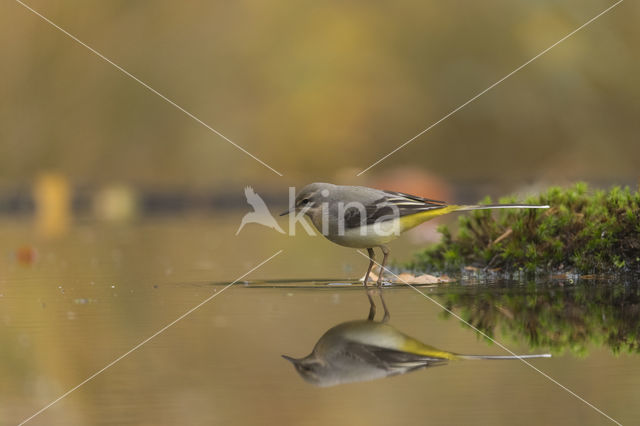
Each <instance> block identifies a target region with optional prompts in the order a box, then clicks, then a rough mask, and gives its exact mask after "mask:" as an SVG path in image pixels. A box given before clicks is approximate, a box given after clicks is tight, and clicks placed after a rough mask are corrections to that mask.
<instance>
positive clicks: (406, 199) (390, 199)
mask: <svg viewBox="0 0 640 426" xmlns="http://www.w3.org/2000/svg"><path fill="white" fill-rule="evenodd" d="M379 192H380V195H381V196H380V198H378V199H377V200H374V201H373V202H368V203H366V204H365V205H364V207H365V214H366V221H365V224H366V225H371V224H373V223H376V222H378V221H385V220H391V219H394V218H398V217H403V216H407V215H411V214H416V213H420V212H424V211H427V210H436V209H442V208H444V207H447V203H445V202H444V201H437V200H432V199H429V198H422V197H418V196H416V195H410V194H405V193H402V192H394V191H379ZM360 216H361V211H360V209H358V208H355V207H349V208H347V209H346V211H345V213H344V223H345V227H346V228H347V229H349V228H357V227H359V226H361V220H360Z"/></svg>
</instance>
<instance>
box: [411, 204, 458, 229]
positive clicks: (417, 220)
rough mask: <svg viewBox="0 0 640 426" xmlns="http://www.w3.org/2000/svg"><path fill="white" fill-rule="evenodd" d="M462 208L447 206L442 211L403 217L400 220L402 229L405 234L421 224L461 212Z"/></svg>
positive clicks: (427, 211)
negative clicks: (444, 215) (457, 211)
mask: <svg viewBox="0 0 640 426" xmlns="http://www.w3.org/2000/svg"><path fill="white" fill-rule="evenodd" d="M461 207H462V206H453V205H451V206H446V207H443V208H441V209H433V210H426V211H423V212H420V213H415V214H410V215H407V216H402V217H401V218H400V228H401V230H402V231H403V232H404V231H406V230H408V229H411V228H414V227H416V226H418V225H420V224H421V223H424V222H426V221H428V220H431V219H433V218H434V217H438V216H442V215H443V214H447V213H451V212H454V211H456V210H459V209H460V208H461Z"/></svg>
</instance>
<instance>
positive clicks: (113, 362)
mask: <svg viewBox="0 0 640 426" xmlns="http://www.w3.org/2000/svg"><path fill="white" fill-rule="evenodd" d="M283 251H284V250H278V251H277V252H276V253H275V254H273V255H271V257H269V258H268V259H265V260H263V261H262V262H260V263H259V264H258V265H257V266H254V267H253V268H251V269H249V270H248V271H247V272H245V273H244V274H242V275H241V276H239V277H238V278H236V279H235V280H233V281H232V282H231V283H229V284H227V285H226V286H224V287H223V288H222V289H221V290H220V291H218V292H216V293H213V294H212V295H211V296H209V297H207V298H206V299H204V300H203V301H202V302H200V303H198V304H197V305H196V306H194V307H193V308H191V309H189V310H188V311H187V312H185V313H184V314H182V315H180V316H179V317H178V318H176V319H175V320H173V321H171V322H170V323H169V324H167V325H165V326H164V327H162V328H161V329H160V330H158V331H156V332H155V333H153V334H152V335H151V336H149V337H147V338H146V339H144V340H143V341H142V342H140V343H138V344H137V345H135V346H134V347H133V348H131V349H129V350H128V351H127V352H125V353H123V354H122V355H120V356H119V357H118V358H116V359H114V360H113V361H111V362H110V363H109V364H107V365H105V366H104V367H102V368H101V369H100V370H98V371H96V372H95V373H93V374H92V375H90V376H89V377H87V378H86V379H84V380H83V381H81V382H80V383H78V384H77V385H75V386H74V387H72V388H71V389H69V390H68V391H66V392H65V393H63V394H62V395H60V396H59V397H58V398H56V399H54V400H53V401H51V402H50V403H49V404H47V405H45V406H44V407H42V408H41V409H40V410H38V411H36V412H35V413H34V414H32V415H31V416H29V417H27V418H26V419H24V420H23V421H21V422H20V423H19V426H21V425H24V424H25V423H27V422H28V421H30V420H31V419H33V418H34V417H36V416H37V415H39V414H41V413H42V412H43V411H45V410H47V409H48V408H50V407H51V406H52V405H54V404H55V403H57V402H59V401H60V400H61V399H63V398H65V397H66V396H68V395H69V394H70V393H71V392H73V391H75V390H76V389H78V388H79V387H80V386H82V385H84V384H85V383H87V382H89V381H91V380H92V379H94V378H95V377H96V376H97V375H99V374H100V373H102V372H103V371H105V370H106V369H107V368H109V367H111V366H113V365H114V364H116V363H117V362H118V361H120V360H122V359H123V358H125V357H126V356H128V355H129V354H131V353H132V352H134V351H135V350H137V349H139V348H140V347H141V346H143V345H144V344H145V343H147V342H149V341H150V340H151V339H153V338H154V337H156V336H158V335H159V334H161V333H163V332H164V331H165V330H167V329H168V328H169V327H171V326H173V325H174V324H176V323H177V322H178V321H180V320H182V319H184V318H185V317H187V316H188V315H190V314H191V313H193V312H194V311H196V310H197V309H199V308H200V307H202V306H203V305H204V304H205V303H207V302H209V301H210V300H211V299H213V298H214V297H216V296H218V295H220V294H221V293H222V292H223V291H225V290H226V289H228V288H229V287H231V286H232V285H234V284H235V283H237V282H238V281H240V280H241V279H243V278H244V277H246V276H247V275H249V274H250V273H252V272H253V271H255V270H256V269H258V268H260V267H261V266H262V265H264V264H265V263H267V262H269V261H270V260H271V259H273V258H274V257H276V256H277V255H279V254H280V253H282V252H283Z"/></svg>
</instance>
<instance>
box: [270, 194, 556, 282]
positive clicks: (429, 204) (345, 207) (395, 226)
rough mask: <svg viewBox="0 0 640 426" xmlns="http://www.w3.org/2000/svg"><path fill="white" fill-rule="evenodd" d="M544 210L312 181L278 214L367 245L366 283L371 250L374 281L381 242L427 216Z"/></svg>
mask: <svg viewBox="0 0 640 426" xmlns="http://www.w3.org/2000/svg"><path fill="white" fill-rule="evenodd" d="M507 208H513V209H546V208H549V206H547V205H531V204H487V205H455V204H447V203H446V202H444V201H438V200H432V199H429V198H423V197H419V196H416V195H411V194H405V193H403V192H396V191H385V190H380V189H374V188H368V187H365V186H348V185H334V184H331V183H324V182H316V183H311V184H309V185H307V186H305V187H304V188H302V189H301V190H300V191H299V192H298V194H297V195H296V197H295V200H294V202H293V203H292V204H291V205H290V206H289V209H287V210H286V211H284V212H282V213H281V214H280V216H284V215H287V214H296V216H298V215H305V216H307V217H308V218H309V219H310V220H311V222H312V223H313V225H314V226H315V228H316V229H317V230H318V231H320V233H322V235H323V236H325V237H326V238H327V239H328V240H330V241H332V242H334V243H336V244H338V245H341V246H345V247H351V248H356V249H365V248H366V249H367V252H368V254H369V267H368V269H367V273H366V274H365V277H364V287H367V282H368V281H369V274H370V273H371V269H372V267H373V264H374V263H375V252H374V250H373V249H374V248H375V247H379V248H380V250H381V251H382V254H383V258H382V263H381V265H380V274H379V275H378V280H377V285H378V287H380V286H381V285H382V276H383V273H384V268H385V265H386V264H387V259H388V257H389V248H388V247H387V246H386V244H387V243H388V242H390V241H393V240H395V239H396V238H398V237H399V236H400V234H401V233H403V232H405V231H407V230H409V229H411V228H414V227H416V226H418V225H420V224H421V223H423V222H426V221H428V220H430V219H433V218H435V217H438V216H442V215H444V214H447V213H452V212H457V211H468V210H484V209H507Z"/></svg>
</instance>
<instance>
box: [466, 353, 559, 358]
mask: <svg viewBox="0 0 640 426" xmlns="http://www.w3.org/2000/svg"><path fill="white" fill-rule="evenodd" d="M458 358H460V359H530V358H551V354H532V355H458Z"/></svg>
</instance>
